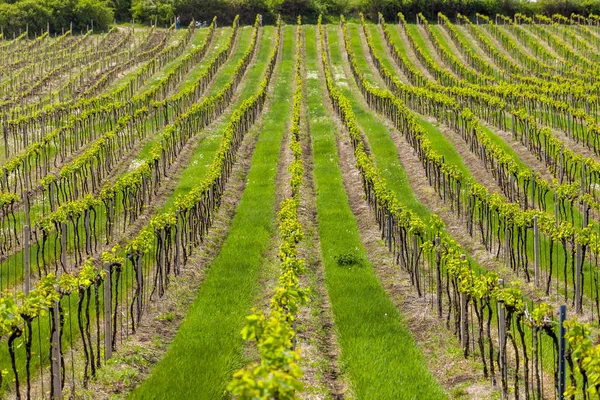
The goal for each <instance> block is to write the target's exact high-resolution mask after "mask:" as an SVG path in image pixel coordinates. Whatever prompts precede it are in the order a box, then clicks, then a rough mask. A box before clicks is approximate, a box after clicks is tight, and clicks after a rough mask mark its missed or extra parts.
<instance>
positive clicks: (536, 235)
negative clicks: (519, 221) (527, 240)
mask: <svg viewBox="0 0 600 400" xmlns="http://www.w3.org/2000/svg"><path fill="white" fill-rule="evenodd" d="M533 256H534V273H535V286H536V287H539V286H540V229H539V226H538V216H537V215H534V216H533Z"/></svg>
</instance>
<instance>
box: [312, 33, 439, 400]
mask: <svg viewBox="0 0 600 400" xmlns="http://www.w3.org/2000/svg"><path fill="white" fill-rule="evenodd" d="M306 66H307V74H308V77H309V78H308V79H307V87H308V108H309V110H310V126H311V137H312V148H313V154H314V178H315V187H316V193H317V199H316V201H317V214H318V216H317V217H318V232H319V237H320V241H321V251H322V255H323V264H324V268H325V285H326V287H327V291H328V293H329V298H330V301H331V305H332V310H333V316H334V322H335V327H336V333H337V337H338V340H339V344H340V347H341V352H342V354H341V361H342V365H343V369H344V371H346V372H347V373H348V375H349V377H350V380H351V384H352V390H353V391H354V392H355V393H356V396H357V398H359V399H409V398H420V399H428V398H431V399H440V398H444V397H445V395H444V393H443V391H442V389H441V387H440V386H439V385H438V383H437V382H436V381H435V380H434V379H433V377H432V376H431V374H430V372H429V371H428V369H427V367H426V363H425V360H424V358H423V355H422V353H421V352H420V350H419V348H418V347H417V345H416V344H415V341H414V339H413V338H412V336H411V335H410V332H409V331H408V330H407V329H406V328H405V327H404V326H403V323H402V316H401V315H400V312H399V311H398V310H397V309H396V307H394V305H393V303H392V302H391V300H390V299H389V297H388V296H387V294H386V292H385V290H384V289H383V287H382V286H381V283H380V282H379V280H378V279H377V276H376V275H375V272H374V270H373V268H372V265H371V263H370V262H369V261H368V260H367V255H366V252H365V249H364V248H363V246H362V243H361V240H360V236H359V233H358V228H357V224H356V220H355V219H354V216H353V214H352V211H351V210H350V207H349V205H348V197H347V195H346V193H345V191H344V186H343V182H342V176H341V172H340V170H339V167H338V157H337V148H336V139H335V135H336V128H335V125H334V124H333V122H332V120H331V119H330V118H329V116H328V114H327V111H326V109H325V106H324V104H323V97H322V95H321V85H322V84H323V82H322V80H321V79H320V78H319V77H317V70H318V68H317V56H316V42H315V29H314V27H312V26H311V27H307V28H306ZM356 190H362V188H360V187H358V188H356ZM349 253H350V254H354V255H355V256H357V257H358V258H360V259H361V260H362V261H360V262H359V263H355V264H353V265H348V266H344V267H341V266H338V265H337V262H336V261H335V257H336V256H338V255H343V254H349Z"/></svg>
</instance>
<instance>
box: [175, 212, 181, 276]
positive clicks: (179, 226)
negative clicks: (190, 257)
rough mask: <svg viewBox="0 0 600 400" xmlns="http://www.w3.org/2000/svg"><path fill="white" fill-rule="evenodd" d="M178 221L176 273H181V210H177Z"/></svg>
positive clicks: (176, 226)
mask: <svg viewBox="0 0 600 400" xmlns="http://www.w3.org/2000/svg"><path fill="white" fill-rule="evenodd" d="M176 215H177V217H176V218H177V223H176V225H175V266H174V270H175V271H174V273H175V275H176V276H177V275H179V273H180V271H181V224H180V223H179V210H177V213H176Z"/></svg>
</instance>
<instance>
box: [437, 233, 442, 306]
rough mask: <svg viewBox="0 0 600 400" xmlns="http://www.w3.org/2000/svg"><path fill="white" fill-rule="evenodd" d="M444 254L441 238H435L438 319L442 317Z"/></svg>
mask: <svg viewBox="0 0 600 400" xmlns="http://www.w3.org/2000/svg"><path fill="white" fill-rule="evenodd" d="M441 261H442V254H441V251H440V237H439V236H436V237H435V265H436V268H435V281H436V292H437V293H436V294H437V311H438V317H440V318H441V317H442V270H441Z"/></svg>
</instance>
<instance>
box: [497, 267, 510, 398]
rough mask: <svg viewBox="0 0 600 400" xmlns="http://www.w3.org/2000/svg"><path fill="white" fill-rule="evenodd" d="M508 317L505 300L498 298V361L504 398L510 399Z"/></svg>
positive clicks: (500, 281) (500, 284) (502, 284)
mask: <svg viewBox="0 0 600 400" xmlns="http://www.w3.org/2000/svg"><path fill="white" fill-rule="evenodd" d="M498 286H500V287H502V286H504V279H498ZM505 348H506V317H505V315H504V301H502V300H498V363H499V364H500V374H501V375H502V398H503V399H508V390H507V389H508V388H507V385H506V379H507V378H508V373H507V372H508V371H507V370H506V352H505Z"/></svg>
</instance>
